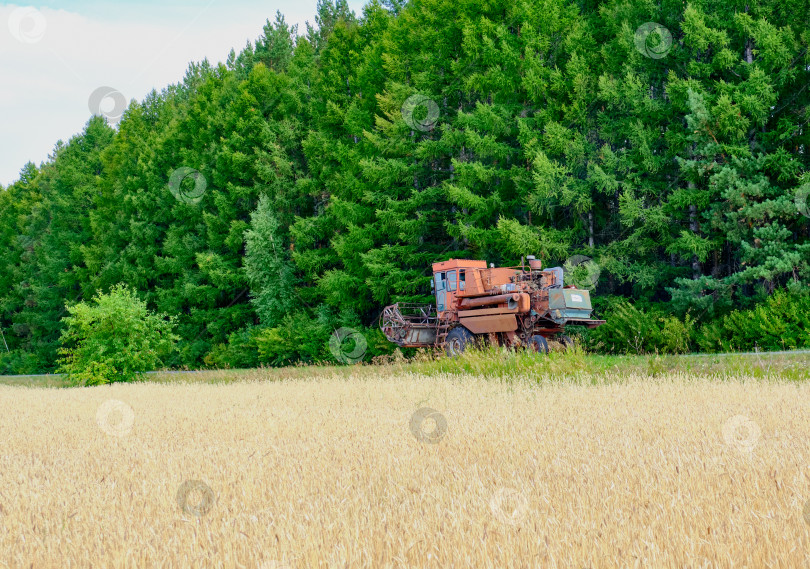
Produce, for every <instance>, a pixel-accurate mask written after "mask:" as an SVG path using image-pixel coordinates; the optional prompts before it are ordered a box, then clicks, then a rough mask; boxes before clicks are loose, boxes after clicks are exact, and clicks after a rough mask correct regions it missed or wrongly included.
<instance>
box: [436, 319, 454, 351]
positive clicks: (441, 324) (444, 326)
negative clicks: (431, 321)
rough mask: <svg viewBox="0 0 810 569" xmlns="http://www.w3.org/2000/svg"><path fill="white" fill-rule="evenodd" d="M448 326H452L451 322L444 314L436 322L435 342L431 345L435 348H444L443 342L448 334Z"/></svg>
mask: <svg viewBox="0 0 810 569" xmlns="http://www.w3.org/2000/svg"><path fill="white" fill-rule="evenodd" d="M450 324H452V322H451V320H450V315H449V314H448V313H447V312H445V313H444V314H443V315H442V317H441V318H438V319H437V320H436V341H435V342H434V344H433V346H434V347H435V348H441V347H442V346H444V341H445V340H446V339H447V334H449V333H450Z"/></svg>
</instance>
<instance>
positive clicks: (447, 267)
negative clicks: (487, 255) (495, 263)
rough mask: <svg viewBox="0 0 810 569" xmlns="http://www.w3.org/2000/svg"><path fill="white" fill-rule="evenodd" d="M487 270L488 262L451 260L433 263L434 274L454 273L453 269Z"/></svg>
mask: <svg viewBox="0 0 810 569" xmlns="http://www.w3.org/2000/svg"><path fill="white" fill-rule="evenodd" d="M465 268H466V269H486V268H487V262H486V261H474V260H472V259H450V260H449V261H442V262H441V263H433V272H434V273H439V272H441V271H452V270H453V269H465Z"/></svg>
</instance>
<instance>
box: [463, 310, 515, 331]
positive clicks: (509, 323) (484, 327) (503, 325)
mask: <svg viewBox="0 0 810 569" xmlns="http://www.w3.org/2000/svg"><path fill="white" fill-rule="evenodd" d="M460 322H461V325H462V326H464V327H465V328H467V330H469V331H470V332H472V333H473V334H485V333H488V332H514V331H515V330H517V327H518V325H517V318H515V315H514V314H493V315H492V316H476V317H474V318H461V320H460Z"/></svg>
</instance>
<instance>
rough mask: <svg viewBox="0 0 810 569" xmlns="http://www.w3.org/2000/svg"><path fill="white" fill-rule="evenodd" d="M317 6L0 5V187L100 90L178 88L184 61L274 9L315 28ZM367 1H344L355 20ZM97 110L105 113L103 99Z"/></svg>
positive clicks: (211, 1)
mask: <svg viewBox="0 0 810 569" xmlns="http://www.w3.org/2000/svg"><path fill="white" fill-rule="evenodd" d="M316 3H317V1H316V0H270V1H267V0H264V1H260V0H200V1H194V0H180V1H174V0H160V1H158V0H138V1H131V0H116V1H114V2H111V1H107V2H101V1H96V0H61V1H53V0H51V1H43V2H39V3H37V4H34V5H33V6H32V5H17V4H6V3H3V2H2V0H0V73H1V74H2V75H1V76H0V125H1V126H0V184H2V185H3V186H7V185H8V184H9V183H11V182H12V181H13V180H16V179H17V178H18V177H19V173H20V169H21V168H22V167H23V165H24V164H25V163H26V162H28V161H32V162H34V163H35V164H37V165H39V164H40V162H42V161H44V160H45V159H46V158H47V157H48V155H49V154H50V153H51V151H52V150H53V147H54V145H55V144H56V141H57V140H59V139H62V140H64V141H65V142H67V140H68V139H69V138H70V137H71V136H73V135H74V134H76V133H78V132H80V131H81V130H82V128H83V126H84V124H85V123H86V122H87V120H88V119H89V118H90V116H91V112H90V109H89V100H90V96H91V94H92V93H93V92H94V91H95V90H96V89H98V88H99V87H110V88H112V89H115V90H117V91H120V92H121V93H122V94H123V95H124V97H126V100H127V101H129V100H130V99H138V100H141V99H143V97H144V96H145V95H146V94H147V93H149V91H151V90H152V89H153V88H155V89H158V90H160V89H161V88H163V87H165V86H166V85H169V84H170V83H177V82H179V81H181V80H182V78H183V75H184V74H185V71H186V68H187V67H188V64H189V62H190V61H201V60H202V59H204V58H206V57H207V58H208V59H209V61H211V62H212V63H216V62H219V61H224V60H225V59H226V58H227V56H228V52H230V50H231V48H235V49H236V51H237V52H238V51H239V50H240V49H242V48H243V47H244V46H245V43H246V42H247V41H248V40H251V41H253V40H255V39H256V38H257V37H258V36H259V35H260V34H261V32H262V26H263V25H264V23H265V21H266V20H268V19H269V20H271V21H273V20H274V19H275V13H276V11H280V12H281V13H282V14H284V15H285V17H286V19H287V22H288V23H290V24H295V23H297V24H299V33H303V32H304V31H305V25H304V22H306V21H307V20H308V21H310V22H311V23H313V24H314V21H315V17H314V16H315V6H316ZM364 3H365V2H364V1H363V0H349V5H350V6H351V7H352V8H353V9H354V10H355V12H356V13H357V14H360V11H361V8H362V6H363V4H364ZM102 104H103V105H104V107H102V109H101V110H102V111H109V110H110V109H109V108H107V107H110V106H112V105H113V100H112V99H109V98H108V99H106V100H105V101H104V102H103V103H102Z"/></svg>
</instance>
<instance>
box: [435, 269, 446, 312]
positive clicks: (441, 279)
mask: <svg viewBox="0 0 810 569" xmlns="http://www.w3.org/2000/svg"><path fill="white" fill-rule="evenodd" d="M433 278H434V282H435V290H436V310H437V311H439V312H442V311H444V310H445V308H446V304H445V294H444V292H445V290H446V289H447V281H446V275H445V273H436V275H435V276H434V277H433Z"/></svg>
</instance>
